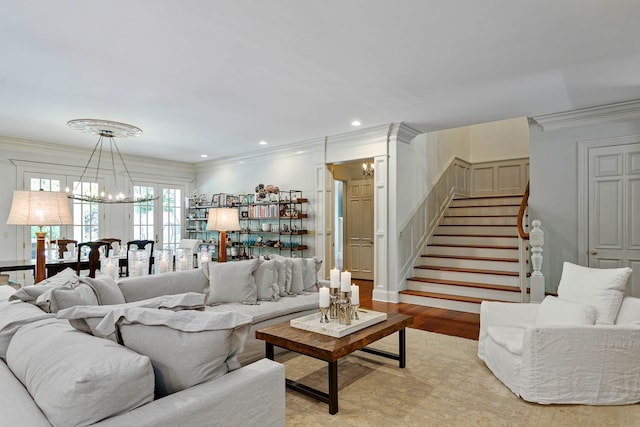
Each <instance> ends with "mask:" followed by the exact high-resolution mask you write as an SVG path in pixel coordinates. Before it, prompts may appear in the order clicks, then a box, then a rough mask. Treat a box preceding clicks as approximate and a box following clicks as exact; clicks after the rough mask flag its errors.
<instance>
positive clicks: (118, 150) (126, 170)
mask: <svg viewBox="0 0 640 427" xmlns="http://www.w3.org/2000/svg"><path fill="white" fill-rule="evenodd" d="M112 141H113V146H114V147H116V152H117V153H118V157H120V161H121V162H122V167H123V168H124V171H125V172H126V173H127V176H128V177H129V182H130V183H131V187H133V178H131V173H129V168H128V167H127V164H126V163H125V162H124V159H123V158H122V154H120V149H119V148H118V144H116V141H115V140H112ZM131 190H132V191H133V188H132V189H131Z"/></svg>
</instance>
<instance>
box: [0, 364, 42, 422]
mask: <svg viewBox="0 0 640 427" xmlns="http://www.w3.org/2000/svg"><path fill="white" fill-rule="evenodd" d="M0 395H1V396H2V422H1V423H2V425H5V426H29V427H40V426H43V427H51V423H50V422H49V420H47V417H45V416H44V414H43V413H42V411H40V408H38V405H36V403H35V402H34V401H33V398H32V397H31V395H30V394H29V392H28V391H27V390H26V389H25V388H24V387H23V386H22V384H21V383H20V381H18V379H17V378H16V377H15V376H14V375H13V374H12V373H11V371H10V370H9V367H8V366H7V365H5V364H4V363H0Z"/></svg>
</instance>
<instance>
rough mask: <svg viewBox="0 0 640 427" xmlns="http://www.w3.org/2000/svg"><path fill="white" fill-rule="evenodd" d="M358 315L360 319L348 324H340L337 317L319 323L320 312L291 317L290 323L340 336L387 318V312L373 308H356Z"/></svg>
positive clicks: (320, 332)
mask: <svg viewBox="0 0 640 427" xmlns="http://www.w3.org/2000/svg"><path fill="white" fill-rule="evenodd" d="M358 317H359V318H360V320H353V319H352V320H351V324H350V325H341V324H340V323H339V322H338V319H331V321H330V322H329V323H320V312H319V311H318V312H317V313H314V314H310V315H308V316H304V317H299V318H297V319H291V321H290V325H291V327H293V328H298V329H304V330H307V331H311V332H317V333H319V334H323V335H329V336H332V337H335V338H342V337H344V336H346V335H349V334H351V333H353V332H356V331H359V330H360V329H364V328H366V327H368V326H371V325H375V324H376V323H380V322H384V321H385V320H387V313H380V312H378V311H373V310H362V309H358Z"/></svg>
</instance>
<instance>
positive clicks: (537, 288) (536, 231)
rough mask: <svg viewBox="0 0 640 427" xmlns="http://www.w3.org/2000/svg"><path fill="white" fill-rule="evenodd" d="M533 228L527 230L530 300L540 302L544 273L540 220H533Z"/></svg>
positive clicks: (542, 238)
mask: <svg viewBox="0 0 640 427" xmlns="http://www.w3.org/2000/svg"><path fill="white" fill-rule="evenodd" d="M531 225H532V226H533V230H531V231H530V232H529V244H530V246H531V266H532V267H533V273H531V278H530V281H529V287H530V289H531V297H530V299H529V301H530V302H536V303H538V302H542V300H543V299H544V296H545V295H544V294H545V285H544V275H543V274H542V271H541V269H542V246H543V245H544V232H543V231H542V229H541V228H540V225H541V223H540V221H539V220H537V219H536V220H533V221H532V223H531Z"/></svg>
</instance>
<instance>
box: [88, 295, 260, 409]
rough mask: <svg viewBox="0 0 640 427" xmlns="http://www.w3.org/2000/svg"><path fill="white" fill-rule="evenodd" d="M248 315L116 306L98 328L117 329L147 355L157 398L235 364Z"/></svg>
mask: <svg viewBox="0 0 640 427" xmlns="http://www.w3.org/2000/svg"><path fill="white" fill-rule="evenodd" d="M250 326H251V316H248V315H246V314H241V313H236V312H207V311H191V310H187V311H180V312H173V311H166V310H152V309H145V308H134V307H128V308H119V309H117V310H114V311H112V312H111V313H109V314H108V315H107V316H106V317H105V318H104V320H103V321H102V322H100V324H99V325H98V327H97V330H98V331H99V332H100V333H101V334H102V335H110V334H113V333H114V332H115V330H116V329H117V330H118V334H117V335H118V337H119V341H120V343H121V344H122V345H124V346H125V347H127V348H130V349H132V350H134V351H136V352H137V353H140V354H144V355H146V356H149V358H151V363H152V365H153V369H154V372H155V378H156V388H155V390H156V398H159V397H163V396H166V395H168V394H171V393H175V392H177V391H180V390H184V389H186V388H189V387H191V386H193V385H196V384H200V383H202V382H204V381H208V380H211V379H213V378H217V377H219V376H222V375H224V374H225V373H227V372H229V371H231V370H234V369H238V368H239V367H240V363H238V360H237V356H238V354H239V353H240V352H241V351H242V349H243V348H244V341H245V339H246V338H247V335H248V333H249V328H250Z"/></svg>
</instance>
